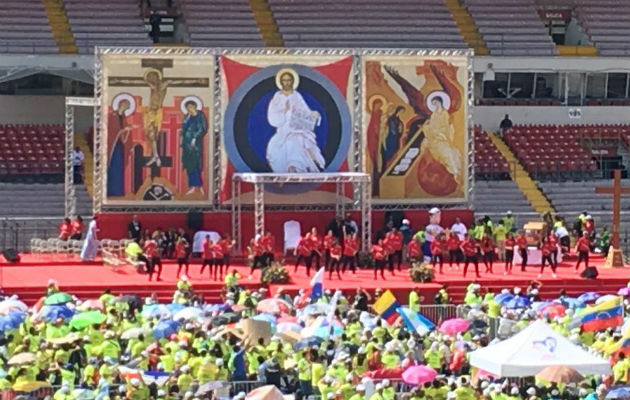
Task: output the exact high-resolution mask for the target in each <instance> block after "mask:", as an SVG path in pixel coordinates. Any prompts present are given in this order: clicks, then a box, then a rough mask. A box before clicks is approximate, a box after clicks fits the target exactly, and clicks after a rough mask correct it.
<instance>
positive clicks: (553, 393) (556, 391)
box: [551, 389, 560, 396]
mask: <svg viewBox="0 0 630 400" xmlns="http://www.w3.org/2000/svg"><path fill="white" fill-rule="evenodd" d="M559 394H560V392H558V390H557V389H554V390H552V391H551V395H552V396H557V395H559Z"/></svg>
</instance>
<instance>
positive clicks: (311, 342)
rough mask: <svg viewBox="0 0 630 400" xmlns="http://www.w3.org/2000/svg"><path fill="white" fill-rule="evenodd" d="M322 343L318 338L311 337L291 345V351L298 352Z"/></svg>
mask: <svg viewBox="0 0 630 400" xmlns="http://www.w3.org/2000/svg"><path fill="white" fill-rule="evenodd" d="M323 341H324V339H322V338H320V337H319V336H311V337H308V338H305V339H301V340H299V341H297V342H296V343H295V344H294V345H293V350H296V351H299V350H304V349H307V348H309V347H313V346H319V345H320V344H322V342H323Z"/></svg>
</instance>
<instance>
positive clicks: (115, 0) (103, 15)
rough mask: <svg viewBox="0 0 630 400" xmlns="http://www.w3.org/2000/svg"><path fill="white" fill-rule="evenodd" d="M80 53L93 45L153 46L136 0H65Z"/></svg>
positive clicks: (92, 49)
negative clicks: (92, 0)
mask: <svg viewBox="0 0 630 400" xmlns="http://www.w3.org/2000/svg"><path fill="white" fill-rule="evenodd" d="M64 1H65V8H66V13H67V14H68V20H69V21H70V27H71V29H72V34H73V35H74V39H75V43H76V45H77V47H78V49H79V53H93V52H94V46H152V45H153V43H152V41H151V40H150V39H149V35H148V33H147V32H146V30H145V27H144V21H143V19H142V17H141V16H140V8H139V2H138V1H135V0H108V1H106V2H91V1H84V0H64Z"/></svg>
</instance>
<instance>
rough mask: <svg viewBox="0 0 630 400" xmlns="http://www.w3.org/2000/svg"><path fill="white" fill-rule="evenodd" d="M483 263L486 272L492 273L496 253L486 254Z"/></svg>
mask: <svg viewBox="0 0 630 400" xmlns="http://www.w3.org/2000/svg"><path fill="white" fill-rule="evenodd" d="M483 263H484V264H485V266H486V272H489V273H492V264H493V263H494V253H484V255H483Z"/></svg>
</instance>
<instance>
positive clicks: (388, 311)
mask: <svg viewBox="0 0 630 400" xmlns="http://www.w3.org/2000/svg"><path fill="white" fill-rule="evenodd" d="M398 307H400V304H399V303H398V300H396V296H394V294H393V293H392V292H391V291H390V290H387V291H385V293H383V294H382V295H381V297H379V298H378V299H377V300H376V302H375V303H374V305H372V308H373V309H374V312H375V313H376V314H377V315H379V316H380V317H381V318H383V319H384V320H385V321H387V322H388V323H389V324H392V323H394V321H396V318H398V313H397V312H396V309H397V308H398Z"/></svg>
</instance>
